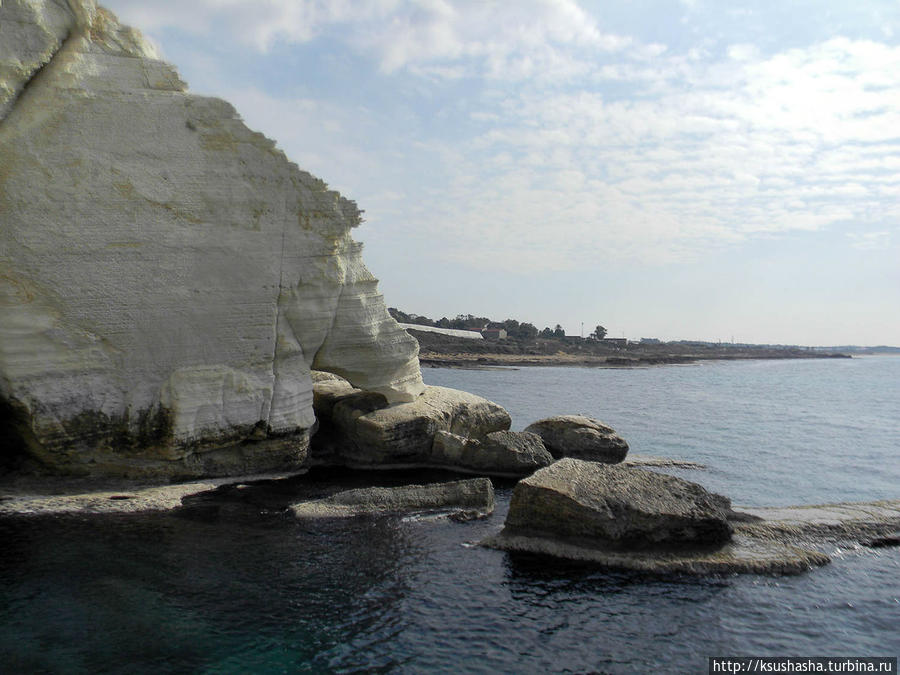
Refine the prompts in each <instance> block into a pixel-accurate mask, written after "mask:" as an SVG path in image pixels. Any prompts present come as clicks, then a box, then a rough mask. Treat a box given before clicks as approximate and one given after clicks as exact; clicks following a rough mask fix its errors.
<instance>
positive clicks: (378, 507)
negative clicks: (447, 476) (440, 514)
mask: <svg viewBox="0 0 900 675" xmlns="http://www.w3.org/2000/svg"><path fill="white" fill-rule="evenodd" d="M493 510H494V486H493V485H492V484H491V481H490V480H489V479H487V478H471V479H469V480H460V481H452V482H448V483H432V484H429V485H404V486H400V487H392V488H381V487H372V488H361V489H358V490H345V491H344V492H338V493H337V494H335V495H332V496H331V497H326V498H325V499H317V500H314V501H308V502H300V503H298V504H294V505H293V506H291V511H292V512H293V514H294V515H295V516H296V517H298V518H341V517H347V516H359V515H381V514H387V513H403V512H415V511H449V512H451V514H452V515H453V516H454V517H457V518H459V517H460V516H463V517H464V518H465V519H468V518H476V517H483V516H487V515H489V514H490V513H491V512H492V511H493Z"/></svg>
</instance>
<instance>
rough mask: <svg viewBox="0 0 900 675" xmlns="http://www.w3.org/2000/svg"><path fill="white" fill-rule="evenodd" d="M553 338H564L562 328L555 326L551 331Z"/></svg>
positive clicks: (564, 334) (564, 333)
mask: <svg viewBox="0 0 900 675" xmlns="http://www.w3.org/2000/svg"><path fill="white" fill-rule="evenodd" d="M553 337H557V338H564V337H566V331H565V330H563V327H562V326H560V325H559V324H556V328H554V329H553Z"/></svg>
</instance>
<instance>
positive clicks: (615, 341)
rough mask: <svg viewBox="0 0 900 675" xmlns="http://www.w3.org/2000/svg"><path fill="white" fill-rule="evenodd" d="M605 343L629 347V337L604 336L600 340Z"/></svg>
mask: <svg viewBox="0 0 900 675" xmlns="http://www.w3.org/2000/svg"><path fill="white" fill-rule="evenodd" d="M600 342H602V343H603V344H605V345H609V346H610V347H627V346H628V338H603V339H602V340H600Z"/></svg>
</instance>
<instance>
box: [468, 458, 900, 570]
mask: <svg viewBox="0 0 900 675" xmlns="http://www.w3.org/2000/svg"><path fill="white" fill-rule="evenodd" d="M898 524H900V502H896V501H894V502H871V503H866V504H832V505H825V506H815V507H802V506H801V507H786V508H771V509H759V508H757V509H742V510H741V512H737V511H734V510H732V509H731V505H730V502H729V500H728V499H727V498H725V497H722V496H721V495H716V494H712V493H709V492H707V491H706V490H704V489H703V488H702V487H701V486H699V485H696V484H695V483H690V482H688V481H684V480H681V479H678V478H674V477H672V476H665V475H662V474H656V473H653V472H650V471H645V470H642V469H639V468H630V467H625V466H609V465H605V464H599V463H594V462H585V461H580V460H575V459H564V460H560V461H558V462H556V463H554V464H553V465H551V466H550V467H548V468H546V469H541V470H540V471H538V472H537V473H535V474H534V475H533V476H531V477H530V478H526V479H525V480H522V481H520V482H519V484H518V485H517V486H516V488H515V490H514V491H513V496H512V500H511V502H510V508H509V513H508V515H507V518H506V523H505V524H504V527H503V530H502V531H501V532H499V533H498V534H496V535H493V536H490V537H488V538H487V539H485V540H484V541H482V542H481V544H482V545H483V546H487V547H490V548H497V549H501V550H505V551H510V552H526V553H536V554H541V555H547V556H553V557H558V558H565V559H570V560H581V561H586V562H591V563H596V564H598V565H600V566H602V567H607V568H613V569H628V570H639V571H644V572H663V573H669V572H677V573H690V574H737V573H756V574H799V573H801V572H805V571H806V570H808V569H810V568H811V567H814V566H818V565H825V564H827V563H828V562H829V561H830V559H829V557H828V556H827V555H826V554H825V553H823V552H821V551H819V550H815V549H813V548H810V546H814V545H815V543H816V542H819V543H822V542H835V543H837V542H841V543H856V542H859V541H861V538H862V537H872V536H876V535H881V536H884V535H887V534H888V533H890V532H892V531H893V530H895V529H896V528H897V526H898Z"/></svg>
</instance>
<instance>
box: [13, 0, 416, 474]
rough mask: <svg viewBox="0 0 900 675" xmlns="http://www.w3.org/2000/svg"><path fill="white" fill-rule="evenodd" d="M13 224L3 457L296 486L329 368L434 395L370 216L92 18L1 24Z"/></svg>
mask: <svg viewBox="0 0 900 675" xmlns="http://www.w3.org/2000/svg"><path fill="white" fill-rule="evenodd" d="M0 214H2V228H0V448H3V450H4V451H5V452H6V453H7V454H8V453H11V452H16V453H18V454H20V455H23V456H28V457H29V458H30V461H36V462H37V463H38V465H39V466H41V467H43V468H44V469H46V470H50V471H56V472H74V473H86V474H105V475H112V474H118V475H131V476H152V475H156V476H166V477H173V476H178V477H187V476H200V475H223V474H233V473H250V472H257V471H270V470H283V469H289V468H291V467H296V466H298V465H300V464H301V463H302V462H303V460H304V459H305V457H306V455H307V449H308V439H309V434H310V430H311V428H312V427H313V424H314V422H315V419H314V415H313V406H312V403H313V395H312V388H311V381H310V369H311V368H316V369H319V370H326V371H331V372H334V373H337V374H339V375H341V376H342V377H345V378H346V379H347V380H349V381H350V382H352V383H353V384H354V385H355V386H357V387H359V388H360V389H364V390H367V391H369V392H377V395H379V396H382V397H383V398H384V399H385V400H386V401H389V402H401V401H411V400H414V399H415V398H416V397H417V396H418V395H419V394H420V393H421V392H422V391H423V389H424V385H423V384H422V380H421V376H420V373H419V365H418V361H417V358H416V356H417V351H418V346H417V344H416V342H415V340H413V339H412V338H411V337H410V336H409V335H408V334H407V333H405V332H404V331H403V330H402V329H400V328H399V326H398V325H397V323H396V322H395V321H394V320H393V319H392V318H391V317H390V316H389V315H388V313H387V311H386V309H385V307H384V304H383V302H382V298H381V296H380V295H379V293H378V290H377V285H376V280H375V279H374V278H373V277H372V275H371V274H370V273H369V271H368V270H367V269H366V267H365V265H364V264H363V262H362V258H361V250H360V249H361V247H360V245H359V244H358V243H356V242H354V241H353V239H352V238H351V236H350V231H351V229H352V228H353V227H355V226H356V225H358V224H359V222H360V211H359V210H358V209H357V207H356V205H355V204H354V203H353V202H352V201H349V200H347V199H345V198H343V197H341V196H340V195H339V194H338V193H336V192H334V191H332V190H329V189H328V188H327V186H326V185H325V183H323V182H322V181H321V180H319V179H317V178H315V177H313V176H311V175H310V174H308V173H305V172H303V171H301V170H300V169H298V168H297V167H296V166H295V165H294V164H292V163H291V162H290V161H288V160H287V158H285V156H284V155H283V154H282V153H281V152H280V151H278V150H277V149H276V148H275V146H274V144H273V142H272V141H270V140H268V139H266V138H265V137H263V136H262V135H260V134H258V133H254V132H252V131H250V130H249V129H248V128H247V127H246V126H244V124H243V123H242V122H241V120H240V118H239V117H238V115H237V113H236V112H235V111H234V109H233V108H232V107H231V106H230V105H229V104H228V103H226V102H224V101H221V100H218V99H214V98H207V97H202V96H196V95H192V94H190V93H189V92H188V91H187V90H186V88H185V84H184V83H183V82H182V81H181V80H180V79H179V77H178V74H177V73H176V71H175V70H174V68H173V67H172V66H170V65H169V64H167V63H165V62H163V61H161V60H159V59H158V58H157V56H156V55H155V54H154V52H153V49H152V48H151V47H150V46H149V45H148V44H147V43H146V42H145V41H144V40H143V39H142V37H141V36H140V34H139V33H138V32H137V31H135V30H133V29H130V28H127V27H123V26H120V25H119V24H118V23H117V21H116V19H115V17H114V16H113V15H112V14H110V13H109V12H108V11H106V10H104V9H102V8H100V7H98V6H96V5H95V3H94V0H68V2H58V1H54V0H3V2H2V3H0ZM6 459H8V457H7V458H6ZM3 460H4V458H3V457H0V461H3Z"/></svg>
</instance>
